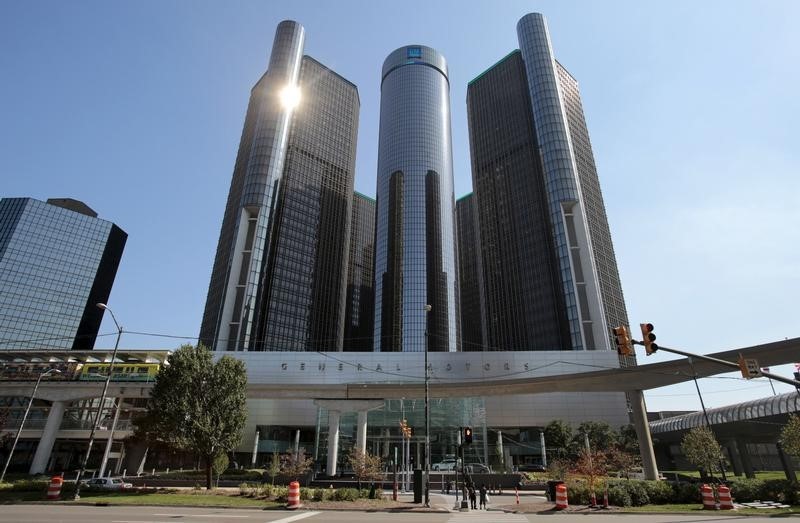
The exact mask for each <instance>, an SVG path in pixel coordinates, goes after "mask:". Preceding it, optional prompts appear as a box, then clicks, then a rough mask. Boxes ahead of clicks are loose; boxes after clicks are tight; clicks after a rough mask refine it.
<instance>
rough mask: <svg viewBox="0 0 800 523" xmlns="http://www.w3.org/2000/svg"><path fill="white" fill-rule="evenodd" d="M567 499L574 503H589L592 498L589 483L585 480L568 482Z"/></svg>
mask: <svg viewBox="0 0 800 523" xmlns="http://www.w3.org/2000/svg"><path fill="white" fill-rule="evenodd" d="M567 499H568V500H569V502H570V503H572V504H573V505H588V504H589V501H590V499H591V494H590V493H589V487H588V485H587V484H586V483H585V482H583V481H570V482H568V483H567Z"/></svg>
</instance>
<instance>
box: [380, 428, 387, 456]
mask: <svg viewBox="0 0 800 523" xmlns="http://www.w3.org/2000/svg"><path fill="white" fill-rule="evenodd" d="M382 432H383V451H382V452H381V456H383V459H384V461H386V458H388V457H389V429H383V431H382Z"/></svg>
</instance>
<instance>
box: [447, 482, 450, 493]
mask: <svg viewBox="0 0 800 523" xmlns="http://www.w3.org/2000/svg"><path fill="white" fill-rule="evenodd" d="M447 493H448V494H450V480H449V479H448V480H447Z"/></svg>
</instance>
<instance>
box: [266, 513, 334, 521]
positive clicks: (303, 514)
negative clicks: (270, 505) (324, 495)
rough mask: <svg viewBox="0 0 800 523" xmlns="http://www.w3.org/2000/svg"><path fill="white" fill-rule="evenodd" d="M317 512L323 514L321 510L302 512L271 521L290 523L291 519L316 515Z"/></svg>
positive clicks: (295, 519)
mask: <svg viewBox="0 0 800 523" xmlns="http://www.w3.org/2000/svg"><path fill="white" fill-rule="evenodd" d="M317 514H322V512H319V511H313V512H301V513H300V514H295V515H294V516H289V517H288V518H283V519H276V520H273V521H270V522H269V523H290V522H291V521H297V520H299V519H306V518H310V517H311V516H316V515H317Z"/></svg>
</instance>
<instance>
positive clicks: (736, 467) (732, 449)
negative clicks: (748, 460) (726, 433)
mask: <svg viewBox="0 0 800 523" xmlns="http://www.w3.org/2000/svg"><path fill="white" fill-rule="evenodd" d="M727 448H728V455H729V456H730V457H731V465H732V466H733V475H734V476H741V475H742V471H743V470H744V467H743V466H742V457H741V456H740V455H739V446H738V445H737V444H736V440H735V439H734V440H731V441H729V442H728V444H727Z"/></svg>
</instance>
